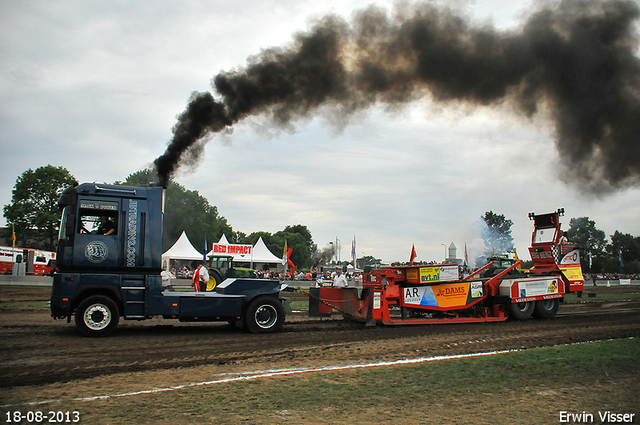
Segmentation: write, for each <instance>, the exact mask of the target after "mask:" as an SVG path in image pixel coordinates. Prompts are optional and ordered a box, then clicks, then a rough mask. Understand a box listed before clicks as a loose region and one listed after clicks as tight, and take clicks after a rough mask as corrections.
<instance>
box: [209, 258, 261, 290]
mask: <svg viewBox="0 0 640 425" xmlns="http://www.w3.org/2000/svg"><path fill="white" fill-rule="evenodd" d="M253 277H256V272H255V270H253V269H249V268H244V267H234V264H233V256H232V255H210V256H209V284H208V285H207V291H211V290H213V289H214V288H215V287H216V286H217V285H219V284H220V283H221V282H223V281H224V280H225V279H227V278H253Z"/></svg>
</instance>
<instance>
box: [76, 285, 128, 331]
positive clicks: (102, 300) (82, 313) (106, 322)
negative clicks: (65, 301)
mask: <svg viewBox="0 0 640 425" xmlns="http://www.w3.org/2000/svg"><path fill="white" fill-rule="evenodd" d="M119 319H120V312H119V311H118V306H117V305H116V303H115V302H114V301H113V300H112V299H111V298H109V297H105V296H103V295H95V296H92V297H89V298H87V299H85V300H83V301H82V302H81V303H80V304H79V305H78V308H77V309H76V317H75V320H76V328H77V329H78V330H79V331H80V333H81V334H83V335H85V336H90V337H102V336H107V335H109V334H110V333H111V332H113V331H114V329H115V328H116V326H118V320H119Z"/></svg>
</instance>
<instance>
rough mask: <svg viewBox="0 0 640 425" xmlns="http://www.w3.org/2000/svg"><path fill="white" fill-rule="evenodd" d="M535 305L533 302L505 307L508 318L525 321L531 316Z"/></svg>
mask: <svg viewBox="0 0 640 425" xmlns="http://www.w3.org/2000/svg"><path fill="white" fill-rule="evenodd" d="M535 305H536V303H535V302H533V301H530V302H527V303H511V304H509V305H508V306H507V308H508V310H509V317H512V318H514V319H517V320H527V319H528V318H530V317H531V315H532V314H533V310H534V309H535Z"/></svg>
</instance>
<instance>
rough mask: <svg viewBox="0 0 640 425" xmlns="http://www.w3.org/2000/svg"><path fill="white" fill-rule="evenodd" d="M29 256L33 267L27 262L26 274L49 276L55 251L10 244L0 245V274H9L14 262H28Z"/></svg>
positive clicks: (54, 259)
mask: <svg viewBox="0 0 640 425" xmlns="http://www.w3.org/2000/svg"><path fill="white" fill-rule="evenodd" d="M30 257H31V258H32V261H33V267H29V266H28V264H27V266H26V267H25V270H26V275H27V276H50V275H51V274H52V270H53V269H54V268H55V263H56V253H55V252H51V251H43V250H41V249H32V248H17V247H16V248H13V247H10V246H0V274H3V275H6V274H11V273H12V272H13V265H14V264H15V263H16V262H17V263H28V261H29V258H30Z"/></svg>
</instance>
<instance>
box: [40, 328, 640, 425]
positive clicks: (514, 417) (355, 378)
mask: <svg viewBox="0 0 640 425" xmlns="http://www.w3.org/2000/svg"><path fill="white" fill-rule="evenodd" d="M638 364H640V340H638V339H627V340H612V341H601V342H593V343H583V344H577V345H570V346H560V347H551V348H539V349H532V350H527V351H517V352H510V353H503V354H495V355H490V356H484V357H476V358H461V359H450V360H442V361H432V362H424V363H419V364H411V365H395V366H381V367H369V368H359V369H351V370H339V371H331V372H329V371H325V372H309V373H301V374H293V375H284V376H277V377H263V378H257V379H252V380H246V381H235V382H227V383H215V384H206V385H204V384H203V385H193V386H188V387H185V388H182V389H174V390H170V391H158V392H155V393H152V394H139V395H127V396H118V397H108V398H104V399H97V400H91V401H80V400H75V401H63V402H61V403H58V402H56V403H50V404H48V405H46V406H42V405H40V406H37V409H38V410H56V411H57V410H77V411H79V412H80V414H81V418H82V423H110V424H128V423H167V424H169V423H175V424H182V423H185V424H187V423H189V424H191V423H193V424H197V423H213V424H217V423H225V424H236V423H250V424H259V423H295V424H325V423H326V424H355V423H359V424H372V423H391V422H393V423H407V424H412V423H433V424H446V423H461V424H516V423H518V424H534V423H535V424H555V423H560V416H559V415H560V412H563V411H564V412H571V413H576V414H578V413H579V414H582V413H583V412H586V413H589V414H592V415H593V416H594V417H595V418H596V419H597V418H598V412H603V413H604V412H605V411H610V412H616V413H627V414H635V415H636V416H635V419H636V420H635V422H636V423H637V421H638V417H639V416H638V413H640V408H639V407H640V405H639V404H638V400H640V370H639V369H638V367H637V365H638ZM176 373H179V370H178V371H176ZM95 395H104V394H102V393H101V392H100V390H99V388H96V392H95ZM594 423H599V422H598V421H596V422H594Z"/></svg>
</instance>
